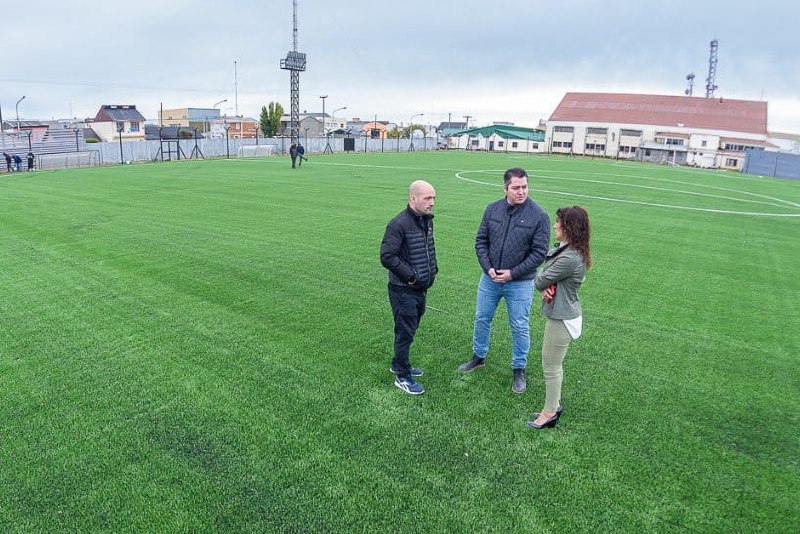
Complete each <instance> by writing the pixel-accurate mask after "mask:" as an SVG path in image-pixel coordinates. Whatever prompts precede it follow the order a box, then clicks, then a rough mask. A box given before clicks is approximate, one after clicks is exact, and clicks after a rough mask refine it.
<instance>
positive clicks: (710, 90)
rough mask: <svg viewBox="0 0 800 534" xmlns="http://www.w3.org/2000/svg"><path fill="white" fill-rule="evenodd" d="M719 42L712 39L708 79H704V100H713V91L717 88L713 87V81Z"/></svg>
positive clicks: (715, 74)
mask: <svg viewBox="0 0 800 534" xmlns="http://www.w3.org/2000/svg"><path fill="white" fill-rule="evenodd" d="M718 47H719V41H717V40H716V39H714V40H713V41H711V51H710V52H709V55H708V78H706V98H714V91H716V90H717V86H716V85H714V79H715V78H716V76H717V48H718Z"/></svg>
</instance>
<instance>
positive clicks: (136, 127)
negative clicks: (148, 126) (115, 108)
mask: <svg viewBox="0 0 800 534" xmlns="http://www.w3.org/2000/svg"><path fill="white" fill-rule="evenodd" d="M138 131H139V123H138V122H132V123H131V133H136V132H138Z"/></svg>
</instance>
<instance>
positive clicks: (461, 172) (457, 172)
mask: <svg viewBox="0 0 800 534" xmlns="http://www.w3.org/2000/svg"><path fill="white" fill-rule="evenodd" d="M250 159H253V160H258V161H260V162H263V161H274V162H276V163H277V162H278V161H277V160H266V159H261V158H237V159H235V160H231V161H241V162H244V161H246V160H250ZM279 161H280V163H284V164H285V163H286V162H285V161H284V160H283V159H280V160H279ZM548 161H556V160H548ZM320 165H330V166H337V167H361V168H372V169H393V170H409V171H425V172H453V173H455V177H456V178H457V179H459V180H462V181H464V182H470V183H474V184H480V185H488V186H490V187H502V184H498V183H489V182H482V181H480V180H473V179H471V178H466V177H465V176H463V175H464V174H469V173H500V174H502V173H503V172H505V169H486V170H458V169H433V168H430V167H397V166H392V165H369V164H362V163H331V162H323V163H320ZM612 165H614V166H622V165H618V164H612ZM534 172H535V171H534ZM554 172H557V173H559V172H560V173H571V174H582V173H581V172H580V171H567V170H559V171H554ZM599 175H600V176H609V177H618V178H637V179H640V180H651V181H658V182H667V183H674V184H679V185H690V186H695V187H702V188H706V189H714V190H717V191H726V192H729V193H739V194H742V195H748V196H753V197H757V198H763V199H766V200H772V201H775V202H779V203H781V204H780V205H778V204H772V203H769V202H759V201H756V200H749V199H743V198H735V197H728V196H722V195H712V194H708V193H697V192H694V191H685V190H676V189H668V188H659V187H654V186H646V185H639V184H626V183H619V182H607V181H603V180H590V179H587V178H567V177H563V176H552V175H551V176H548V175H541V174H533V173H530V174H529V176H533V177H536V178H544V179H563V180H570V181H583V182H592V183H597V184H609V185H618V186H621V187H635V188H641V189H652V190H656V191H665V192H670V193H682V194H686V195H695V196H703V197H708V198H716V199H720V200H732V201H736V202H748V203H755V204H763V205H767V206H775V207H787V206H791V207H796V208H800V203H796V202H792V201H789V200H784V199H781V198H777V197H771V196H768V195H761V194H759V193H751V192H749V191H740V190H737V189H729V188H725V187H718V186H713V185H705V184H696V183H689V182H681V181H679V180H670V179H668V178H656V177H651V176H640V175H627V174H612V173H599ZM536 192H537V193H549V194H552V195H562V196H570V197H576V198H589V199H592V200H604V201H607V202H618V203H622V204H635V205H639V206H653V207H659V208H668V209H677V210H687V211H700V212H706V213H725V214H730V215H747V216H753V217H800V212H799V213H763V212H755V211H735V210H722V209H714V208H697V207H692V206H681V205H676V204H662V203H658V202H644V201H638V200H628V199H623V198H614V197H601V196H593V195H582V194H579V193H569V192H566V191H554V190H549V189H539V188H536Z"/></svg>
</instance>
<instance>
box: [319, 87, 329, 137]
mask: <svg viewBox="0 0 800 534" xmlns="http://www.w3.org/2000/svg"><path fill="white" fill-rule="evenodd" d="M320 98H321V99H322V132H321V133H322V135H323V136H324V135H325V99H326V98H328V95H321V96H320Z"/></svg>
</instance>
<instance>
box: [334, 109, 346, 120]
mask: <svg viewBox="0 0 800 534" xmlns="http://www.w3.org/2000/svg"><path fill="white" fill-rule="evenodd" d="M343 109H347V106H342V107H340V108H336V109H334V110H333V113H331V119H333V120H334V121H335V120H336V112H337V111H342V110H343Z"/></svg>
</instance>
